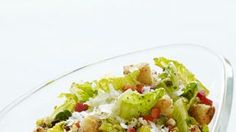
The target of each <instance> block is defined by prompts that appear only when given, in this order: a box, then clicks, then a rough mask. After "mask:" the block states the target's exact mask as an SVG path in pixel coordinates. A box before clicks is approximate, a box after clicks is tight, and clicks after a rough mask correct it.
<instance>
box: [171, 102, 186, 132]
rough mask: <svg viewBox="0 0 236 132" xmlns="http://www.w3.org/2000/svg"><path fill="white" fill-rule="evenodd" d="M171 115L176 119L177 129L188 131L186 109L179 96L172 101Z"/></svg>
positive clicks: (182, 131)
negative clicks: (172, 109)
mask: <svg viewBox="0 0 236 132" xmlns="http://www.w3.org/2000/svg"><path fill="white" fill-rule="evenodd" d="M173 117H174V119H175V120H176V123H177V127H178V129H179V131H180V132H188V124H187V119H188V112H187V110H186V106H185V103H184V99H183V98H179V99H178V100H177V101H176V102H175V103H174V111H173Z"/></svg>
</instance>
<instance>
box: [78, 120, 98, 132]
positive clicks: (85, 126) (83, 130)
mask: <svg viewBox="0 0 236 132" xmlns="http://www.w3.org/2000/svg"><path fill="white" fill-rule="evenodd" d="M80 125H81V126H80V129H79V132H98V131H99V130H98V128H99V127H100V125H101V123H100V121H99V119H97V118H96V117H94V116H88V117H86V118H84V120H83V121H82V122H81V124H80Z"/></svg>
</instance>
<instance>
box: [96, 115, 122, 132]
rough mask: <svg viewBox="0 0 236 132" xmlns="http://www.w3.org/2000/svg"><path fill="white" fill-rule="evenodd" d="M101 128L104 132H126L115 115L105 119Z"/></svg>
mask: <svg viewBox="0 0 236 132" xmlns="http://www.w3.org/2000/svg"><path fill="white" fill-rule="evenodd" d="M99 130H100V131H102V132H111V131H112V132H125V130H124V129H123V128H122V127H121V126H120V123H119V122H118V121H117V120H116V119H115V118H113V117H110V118H107V119H103V120H102V124H101V126H100V127H99Z"/></svg>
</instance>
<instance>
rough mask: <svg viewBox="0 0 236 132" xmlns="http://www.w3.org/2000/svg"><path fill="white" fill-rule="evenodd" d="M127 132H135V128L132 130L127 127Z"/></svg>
mask: <svg viewBox="0 0 236 132" xmlns="http://www.w3.org/2000/svg"><path fill="white" fill-rule="evenodd" d="M127 132H136V130H135V128H133V127H129V128H128V130H127Z"/></svg>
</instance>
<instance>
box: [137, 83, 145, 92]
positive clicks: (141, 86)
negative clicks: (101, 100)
mask: <svg viewBox="0 0 236 132" xmlns="http://www.w3.org/2000/svg"><path fill="white" fill-rule="evenodd" d="M143 87H144V85H143V84H137V85H136V90H137V91H138V92H139V93H141V94H142V93H143V91H144V89H143Z"/></svg>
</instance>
